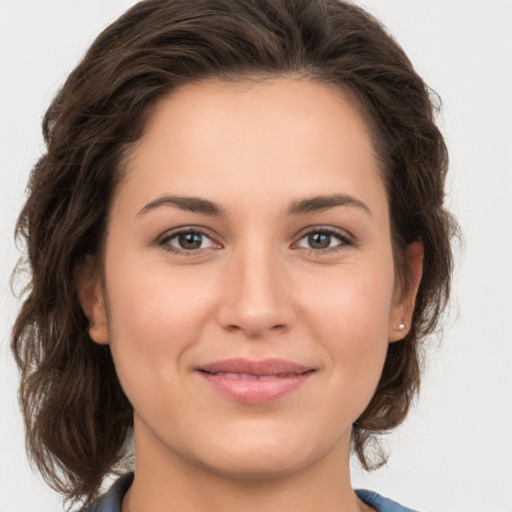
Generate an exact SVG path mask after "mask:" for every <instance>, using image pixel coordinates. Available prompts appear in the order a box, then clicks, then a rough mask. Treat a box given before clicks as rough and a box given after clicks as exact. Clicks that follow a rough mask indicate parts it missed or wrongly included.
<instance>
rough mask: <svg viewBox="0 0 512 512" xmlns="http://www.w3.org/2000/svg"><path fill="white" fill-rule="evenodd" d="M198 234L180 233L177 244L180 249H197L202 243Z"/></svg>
mask: <svg viewBox="0 0 512 512" xmlns="http://www.w3.org/2000/svg"><path fill="white" fill-rule="evenodd" d="M202 238H203V237H202V235H201V234H200V233H182V234H181V235H180V236H179V238H178V241H179V244H180V247H181V248H182V249H199V248H200V247H201V243H202V241H203V240H202Z"/></svg>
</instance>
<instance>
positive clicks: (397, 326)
mask: <svg viewBox="0 0 512 512" xmlns="http://www.w3.org/2000/svg"><path fill="white" fill-rule="evenodd" d="M404 329H405V320H402V321H401V322H400V323H399V324H398V325H395V326H394V327H393V330H395V331H403V330H404Z"/></svg>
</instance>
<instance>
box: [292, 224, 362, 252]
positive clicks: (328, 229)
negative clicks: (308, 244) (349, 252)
mask: <svg viewBox="0 0 512 512" xmlns="http://www.w3.org/2000/svg"><path fill="white" fill-rule="evenodd" d="M312 233H327V234H329V235H333V236H335V237H337V238H339V239H340V243H339V244H337V245H335V246H334V247H327V248H325V249H315V248H313V247H312V248H309V249H307V248H305V247H298V248H299V249H307V250H309V251H310V252H312V253H324V254H325V253H329V252H336V251H337V250H340V249H342V248H343V247H346V246H355V245H357V243H356V239H355V237H354V236H353V235H352V234H350V233H349V232H348V231H346V230H344V229H341V228H336V227H334V226H325V225H316V226H308V227H306V228H304V229H302V230H301V231H300V232H299V233H298V234H297V235H296V237H295V239H296V241H295V242H294V243H293V245H294V246H296V245H297V244H298V242H299V241H300V240H302V239H303V238H304V237H306V236H308V235H310V234H312Z"/></svg>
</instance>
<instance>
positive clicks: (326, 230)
mask: <svg viewBox="0 0 512 512" xmlns="http://www.w3.org/2000/svg"><path fill="white" fill-rule="evenodd" d="M187 234H191V235H201V236H202V237H205V238H207V239H208V240H210V241H211V243H212V245H216V246H217V247H221V245H220V244H219V243H218V242H215V240H214V239H213V238H212V237H211V236H210V235H208V233H206V232H205V231H203V230H201V229H197V228H193V227H187V228H181V229H178V230H176V231H172V232H170V233H166V234H165V235H163V236H162V237H161V238H160V239H159V240H157V245H159V246H161V247H162V248H163V249H164V250H165V251H167V252H171V253H174V254H179V255H184V256H196V255H199V254H202V253H203V252H204V251H206V250H208V249H210V247H205V248H198V249H191V250H187V249H178V248H176V247H173V246H171V245H170V241H171V240H173V239H175V238H177V237H179V236H180V235H187ZM314 234H323V235H328V236H331V237H335V238H337V239H338V240H339V242H340V243H338V244H336V245H334V246H333V247H326V248H322V249H317V248H313V247H311V248H309V249H308V248H305V247H304V248H303V249H307V250H308V252H309V254H310V255H320V254H328V253H333V252H338V251H340V250H342V248H343V247H345V246H354V245H356V244H355V241H354V239H353V237H352V236H351V235H349V234H348V233H347V232H345V231H342V230H338V229H335V228H333V227H325V226H319V227H314V226H313V227H310V228H307V231H303V232H302V234H301V235H300V237H299V239H298V241H297V242H295V243H294V245H295V246H296V245H297V244H298V243H299V242H300V241H301V240H303V239H305V238H306V237H308V236H310V235H314Z"/></svg>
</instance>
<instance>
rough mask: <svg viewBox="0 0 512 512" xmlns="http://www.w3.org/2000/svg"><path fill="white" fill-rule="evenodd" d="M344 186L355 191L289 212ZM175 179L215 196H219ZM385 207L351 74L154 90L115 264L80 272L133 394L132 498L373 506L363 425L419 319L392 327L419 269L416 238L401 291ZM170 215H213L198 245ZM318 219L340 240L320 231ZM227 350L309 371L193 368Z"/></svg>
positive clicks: (137, 507) (132, 507)
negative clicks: (356, 451)
mask: <svg viewBox="0 0 512 512" xmlns="http://www.w3.org/2000/svg"><path fill="white" fill-rule="evenodd" d="M333 195H344V196H345V198H346V197H349V198H351V199H353V200H354V201H353V202H350V201H349V202H348V203H347V204H341V205H336V206H333V205H331V206H330V207H325V208H322V209H319V210H313V211H306V212H302V213H291V214H290V209H291V207H292V206H293V205H294V204H295V205H297V204H298V203H299V202H301V201H304V200H308V199H310V198H312V197H315V196H321V197H326V196H333ZM164 196H172V197H176V196H179V197H195V198H202V199H206V200H208V201H211V202H213V203H215V204H216V205H218V207H219V209H221V210H222V215H211V214H208V213H205V212H193V211H189V210H187V209H183V208H179V207H177V206H175V205H172V204H169V203H166V202H162V198H163V197H164ZM357 202H359V203H360V204H359V203H357ZM356 203H357V204H356ZM148 205H150V206H148ZM182 206H183V205H182ZM389 225H390V223H389V215H388V204H387V199H386V192H385V188H384V184H383V182H382V179H381V175H380V171H379V167H378V163H377V160H376V159H375V156H374V152H373V149H372V146H371V142H370V138H369V136H368V133H367V131H366V129H365V126H364V124H363V122H362V119H361V117H360V116H359V114H358V112H357V111H356V110H355V109H354V107H353V106H352V105H351V104H350V103H348V102H347V101H346V100H345V99H344V98H343V96H342V95H341V93H339V92H338V91H336V90H334V89H332V88H329V87H327V86H325V85H322V84H319V83H316V82H313V81H307V80H304V79H294V78H281V79H272V80H267V81H258V82H250V83H249V82H247V83H245V82H244V83H222V82H216V81H205V82H203V83H201V84H195V85H190V86H186V87H183V88H181V89H179V90H178V91H175V92H174V93H173V94H172V95H170V96H169V97H168V98H166V99H165V100H163V101H162V102H161V103H160V105H159V106H158V108H157V109H156V110H155V112H154V114H153V116H152V118H151V119H150V122H149V124H148V127H147V130H146V133H145V135H144V136H143V138H142V139H141V140H140V141H139V142H138V143H137V144H136V146H135V148H134V151H133V153H132V154H131V157H130V158H129V160H128V162H127V174H126V178H125V179H124V181H123V182H122V183H121V185H120V187H119V190H118V192H117V194H116V197H115V200H114V203H113V206H112V211H111V216H110V224H109V232H108V236H107V241H106V248H105V256H104V265H105V268H104V275H105V281H104V282H103V281H102V280H101V279H100V278H99V277H98V274H97V273H96V272H95V268H96V267H95V263H94V261H93V260H88V262H87V263H86V265H85V266H84V269H83V271H82V274H81V279H80V284H79V296H80V300H81V303H82V306H83V308H84V311H85V313H86V314H87V316H88V317H89V318H90V319H91V320H92V322H93V326H92V327H91V329H90V335H91V337H92V339H93V340H94V341H95V342H97V343H103V344H107V343H108V344H110V347H111V350H112V354H113V357H114V362H115V365H116V370H117V373H118V376H119V379H120V382H121V384H122V386H123V389H124V390H125V392H126V394H127V396H128V398H129V399H130V401H131V403H132V404H133V407H134V436H135V451H136V477H135V481H134V484H133V485H132V487H131V489H130V491H129V492H128V495H127V497H126V498H125V500H124V502H123V511H124V512H127V511H130V512H138V511H142V510H151V509H154V510H180V511H183V512H187V511H223V512H228V511H231V510H244V511H249V512H250V511H251V510H258V511H261V510H265V511H269V512H270V511H274V510H276V511H277V510H279V511H283V510H293V511H295V512H301V511H313V510H314V511H319V510H322V511H338V512H339V511H340V510H344V511H355V510H360V509H361V507H363V505H362V503H361V502H359V501H358V499H357V497H356V495H355V493H354V492H353V490H352V488H351V484H350V474H349V455H350V435H351V425H352V423H353V422H354V421H355V420H356V419H357V418H358V417H359V416H360V414H361V413H362V412H363V411H364V409H365V408H366V406H367V404H368V403H369V401H370V399H371V397H372V395H373V393H374V391H375V389H376V386H377V383H378V380H379V377H380V374H381V371H382V367H383V364H384V360H385V355H386V350H387V346H388V343H389V342H394V341H398V340H399V339H401V338H403V336H405V334H406V332H407V330H403V331H397V330H396V329H394V327H395V326H396V325H398V324H400V323H401V322H402V321H405V324H406V325H410V320H411V314H412V308H413V305H414V296H415V292H416V289H417V284H418V283H419V279H420V276H421V248H419V247H418V246H417V245H416V244H414V246H411V248H410V250H409V253H408V260H409V264H410V265H411V268H412V270H413V273H414V275H415V278H416V279H415V282H416V286H413V287H412V288H411V289H410V291H409V292H408V293H407V294H406V295H405V296H404V295H403V294H401V293H399V291H398V290H399V286H398V283H397V279H396V276H395V272H394V266H393V255H392V248H391V237H390V227H389ZM177 230H178V231H179V230H182V231H183V230H185V231H186V230H188V231H189V232H190V231H195V232H197V231H200V232H202V233H204V234H203V235H199V238H197V235H196V241H197V240H199V244H200V248H199V249H190V248H188V246H186V248H185V249H184V248H183V247H182V246H180V238H179V236H178V235H177V234H176V231H177ZM326 230H327V231H326ZM333 232H334V233H335V234H334V233H333ZM315 234H316V236H317V237H319V236H320V237H323V238H322V240H323V242H326V244H327V247H324V246H322V247H321V248H320V249H318V248H317V249H316V250H314V249H312V248H311V241H312V238H311V237H309V235H315ZM201 237H202V238H201ZM181 240H182V241H183V237H182V238H181ZM232 357H244V358H247V359H251V360H261V359H265V358H269V357H274V358H276V357H277V358H281V359H286V360H289V361H293V362H295V363H299V364H302V365H305V366H307V367H311V368H314V372H313V373H312V375H311V377H310V378H309V379H307V381H306V382H305V383H304V384H303V385H302V386H301V387H300V388H298V389H297V390H295V391H293V392H292V393H290V394H288V395H286V396H284V397H282V398H280V399H278V400H275V401H272V402H270V403H264V404H242V403H238V402H236V401H234V400H231V399H229V398H227V397H225V396H224V395H222V394H220V393H218V392H217V391H216V390H215V389H213V388H212V387H211V386H210V385H209V384H208V383H207V382H206V381H205V379H204V378H202V376H201V375H200V374H199V373H198V372H197V371H196V368H197V366H198V365H202V364H206V363H209V362H213V361H217V360H219V359H225V358H232Z"/></svg>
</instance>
